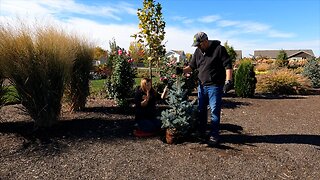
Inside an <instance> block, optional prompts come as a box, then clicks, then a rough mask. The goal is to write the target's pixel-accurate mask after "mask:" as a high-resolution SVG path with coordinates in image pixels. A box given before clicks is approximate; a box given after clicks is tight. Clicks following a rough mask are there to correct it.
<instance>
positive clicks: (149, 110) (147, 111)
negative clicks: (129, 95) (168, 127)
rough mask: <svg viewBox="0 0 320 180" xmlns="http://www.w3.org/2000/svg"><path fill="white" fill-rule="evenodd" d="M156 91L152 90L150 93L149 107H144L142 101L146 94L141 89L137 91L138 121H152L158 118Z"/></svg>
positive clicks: (136, 117) (136, 115) (136, 116)
mask: <svg viewBox="0 0 320 180" xmlns="http://www.w3.org/2000/svg"><path fill="white" fill-rule="evenodd" d="M154 92H155V91H154V90H152V91H151V92H150V99H149V101H148V104H147V106H144V107H142V106H141V101H143V98H142V97H143V96H146V95H147V94H146V93H144V92H143V91H142V90H141V88H137V89H136V93H135V98H134V100H135V105H136V107H135V109H136V113H135V119H136V120H152V119H155V118H156V96H155V93H154Z"/></svg>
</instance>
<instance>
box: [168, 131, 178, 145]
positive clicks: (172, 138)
mask: <svg viewBox="0 0 320 180" xmlns="http://www.w3.org/2000/svg"><path fill="white" fill-rule="evenodd" d="M177 138H178V137H177V132H176V129H174V128H168V129H166V142H167V143H168V144H174V143H176V142H177Z"/></svg>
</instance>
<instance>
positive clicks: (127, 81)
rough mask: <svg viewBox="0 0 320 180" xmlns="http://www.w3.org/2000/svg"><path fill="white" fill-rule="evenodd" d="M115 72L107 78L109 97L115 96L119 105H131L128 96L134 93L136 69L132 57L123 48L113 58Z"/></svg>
mask: <svg viewBox="0 0 320 180" xmlns="http://www.w3.org/2000/svg"><path fill="white" fill-rule="evenodd" d="M113 60H114V62H113V73H112V75H111V76H110V77H108V78H107V82H106V88H107V92H108V95H109V97H111V98H114V99H115V100H116V102H117V104H118V106H119V107H122V108H124V107H127V106H128V105H129V102H128V98H129V97H130V96H131V95H132V93H133V92H132V91H133V86H134V84H135V80H134V78H135V75H136V72H135V69H134V68H132V66H131V63H132V61H131V58H130V57H129V56H127V54H126V52H125V51H124V50H123V49H122V50H121V49H119V50H118V55H117V56H115V58H114V59H113Z"/></svg>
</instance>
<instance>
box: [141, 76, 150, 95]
mask: <svg viewBox="0 0 320 180" xmlns="http://www.w3.org/2000/svg"><path fill="white" fill-rule="evenodd" d="M149 82H151V79H150V78H142V79H141V82H140V88H141V90H142V91H144V92H147V83H149Z"/></svg>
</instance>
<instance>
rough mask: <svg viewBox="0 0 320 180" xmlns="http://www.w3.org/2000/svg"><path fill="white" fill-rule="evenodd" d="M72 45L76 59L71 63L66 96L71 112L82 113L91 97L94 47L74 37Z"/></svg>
mask: <svg viewBox="0 0 320 180" xmlns="http://www.w3.org/2000/svg"><path fill="white" fill-rule="evenodd" d="M70 43H72V47H73V51H72V52H73V53H74V54H75V58H74V59H73V62H70V63H71V64H72V67H71V71H70V78H69V81H68V83H67V88H66V91H65V92H66V93H65V94H66V98H67V100H68V103H69V105H70V111H81V110H83V109H84V108H85V105H86V102H87V97H88V96H89V95H90V92H89V79H90V71H91V69H92V61H93V55H94V53H93V52H94V47H93V45H91V44H90V43H88V42H86V41H85V40H84V39H80V38H77V37H74V38H73V39H72V41H70ZM71 60H72V59H71Z"/></svg>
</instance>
